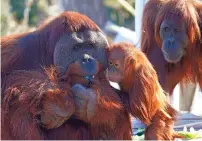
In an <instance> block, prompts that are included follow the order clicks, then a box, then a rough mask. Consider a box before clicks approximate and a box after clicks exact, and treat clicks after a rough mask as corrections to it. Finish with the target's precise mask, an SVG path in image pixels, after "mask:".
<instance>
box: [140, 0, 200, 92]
mask: <svg viewBox="0 0 202 141" xmlns="http://www.w3.org/2000/svg"><path fill="white" fill-rule="evenodd" d="M201 5H202V3H201V2H196V1H191V0H150V1H148V2H147V3H146V5H145V8H144V10H143V20H142V21H143V22H142V35H141V50H142V51H143V52H144V53H145V54H146V55H147V56H148V59H149V60H150V62H151V63H152V65H153V66H154V68H155V69H156V71H157V73H158V75H159V79H160V83H161V86H162V87H163V89H164V90H165V91H166V92H168V93H169V94H171V93H172V91H173V89H174V87H175V86H176V85H177V84H178V83H179V82H180V81H192V82H194V83H195V82H197V81H198V82H199V83H201V78H202V77H201V74H200V73H201V71H200V68H201V66H200V60H201V59H200V56H201V54H202V53H200V52H201V51H199V50H202V49H200V48H201V47H200V46H201V27H202V26H201V25H202V24H201V19H202V14H201V13H202V12H201V11H202V6H201ZM175 15H178V16H179V20H182V21H183V23H185V26H186V30H187V34H188V37H189V44H188V47H187V51H186V55H185V56H184V57H183V58H182V59H181V60H180V61H179V63H177V64H171V63H168V62H166V61H165V59H164V57H163V55H161V54H162V52H161V50H160V48H161V44H162V41H161V39H160V35H159V30H160V25H161V23H162V21H163V20H164V19H166V18H169V17H170V16H175ZM158 48H159V49H158ZM157 56H158V57H157ZM201 87H202V84H201Z"/></svg>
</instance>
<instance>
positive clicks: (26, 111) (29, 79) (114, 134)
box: [2, 68, 131, 140]
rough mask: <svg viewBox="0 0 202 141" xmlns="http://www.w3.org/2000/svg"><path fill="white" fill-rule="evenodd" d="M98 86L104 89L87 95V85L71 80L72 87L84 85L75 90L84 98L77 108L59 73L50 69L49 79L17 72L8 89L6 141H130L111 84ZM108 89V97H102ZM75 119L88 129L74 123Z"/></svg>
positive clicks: (9, 79) (127, 122) (128, 127)
mask: <svg viewBox="0 0 202 141" xmlns="http://www.w3.org/2000/svg"><path fill="white" fill-rule="evenodd" d="M73 79H74V80H73ZM96 80H97V81H98V80H100V81H99V83H100V84H93V86H92V87H91V88H92V89H91V88H88V89H86V88H85V87H83V85H81V83H82V82H81V81H83V82H85V80H81V79H79V77H71V78H70V77H68V80H67V81H68V82H70V81H71V82H72V83H74V82H76V83H80V84H76V85H74V86H73V92H75V94H76V95H74V96H76V97H79V98H81V100H80V101H79V102H78V100H79V98H78V100H76V101H77V102H76V103H74V100H75V99H74V100H73V95H72V92H71V87H70V84H72V83H70V84H69V83H67V82H64V81H63V82H61V81H59V78H58V75H57V72H56V70H55V69H54V68H51V69H47V71H46V74H45V73H43V72H38V71H23V70H18V71H13V72H12V73H11V74H10V75H8V76H7V77H6V81H5V82H4V84H3V90H4V91H3V93H4V94H5V96H4V98H3V101H2V139H127V140H128V139H131V125H130V118H129V115H128V113H127V112H126V111H125V110H124V107H123V106H121V104H120V103H121V101H120V100H119V97H118V95H116V94H114V92H113V91H112V89H110V85H108V83H107V82H106V79H104V78H102V79H99V78H96ZM79 81H80V82H79ZM83 84H84V83H83ZM107 85H108V86H107ZM103 89H104V91H105V93H102V92H100V91H101V90H103ZM81 90H82V91H81ZM106 91H107V92H106ZM83 94H85V95H83ZM88 95H90V96H91V97H93V98H91V99H89V98H88ZM98 96H99V99H98V100H97V101H98V103H97V101H96V99H95V98H98ZM105 97H106V98H107V99H106V98H105ZM82 99H88V100H89V102H88V103H84V100H82ZM78 104H80V105H78ZM82 104H83V105H82ZM81 105H82V106H83V107H85V106H87V108H86V109H82V108H80V107H81ZM75 106H76V109H75ZM94 108H95V109H96V108H98V109H97V110H95V109H94ZM95 111H96V112H98V113H94V112H95ZM73 114H74V115H75V116H76V118H77V119H80V120H83V121H85V122H86V123H84V122H83V123H82V122H81V121H80V120H76V119H71V117H70V116H72V115H73ZM95 114H96V115H95ZM100 114H105V119H106V120H105V119H99V117H100V116H101V115H100ZM107 116H109V117H107ZM108 118H110V119H112V120H108ZM113 120H116V121H113ZM120 121H121V122H120ZM76 122H78V123H76ZM87 123H88V124H89V125H87ZM123 123H124V124H123ZM25 131H26V132H25Z"/></svg>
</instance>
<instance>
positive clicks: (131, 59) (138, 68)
mask: <svg viewBox="0 0 202 141" xmlns="http://www.w3.org/2000/svg"><path fill="white" fill-rule="evenodd" d="M108 55H109V56H108V59H109V68H108V71H107V76H108V78H109V80H110V81H113V82H117V83H118V84H119V85H120V88H121V91H123V92H125V93H126V94H127V95H126V94H125V95H122V98H123V100H124V102H125V104H126V107H127V109H128V110H129V111H130V112H131V114H132V115H133V116H134V117H135V118H138V119H140V120H141V121H142V122H144V123H145V124H146V125H147V126H148V127H147V129H146V134H145V139H152V140H158V139H163V140H170V139H171V140H172V139H174V138H175V137H176V134H175V132H174V130H173V129H172V125H173V123H174V120H175V116H176V111H175V110H174V109H173V108H172V107H171V106H170V105H169V104H168V103H167V101H166V96H165V94H164V91H163V89H162V88H161V86H160V84H159V82H158V77H157V74H156V71H155V70H154V68H153V67H152V65H151V63H150V62H149V61H148V59H147V58H146V56H145V55H144V54H143V53H142V52H141V51H138V50H137V49H135V47H134V46H133V45H131V44H129V43H119V44H114V45H111V46H110V47H109V54H108ZM162 115H164V116H162ZM157 121H158V122H157ZM159 122H161V123H162V124H159ZM165 131H166V132H165ZM168 132H169V133H168ZM167 133H168V134H167Z"/></svg>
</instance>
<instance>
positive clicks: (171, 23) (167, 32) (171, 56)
mask: <svg viewBox="0 0 202 141" xmlns="http://www.w3.org/2000/svg"><path fill="white" fill-rule="evenodd" d="M160 37H161V40H162V48H161V50H162V52H163V55H164V58H165V59H166V60H167V61H168V62H170V63H177V62H179V61H180V60H181V59H182V57H183V56H184V55H185V54H186V48H187V46H188V41H189V39H188V35H187V33H186V28H185V25H184V23H183V22H179V21H175V20H172V19H166V20H163V22H162V23H161V27H160Z"/></svg>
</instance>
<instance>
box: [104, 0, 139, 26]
mask: <svg viewBox="0 0 202 141" xmlns="http://www.w3.org/2000/svg"><path fill="white" fill-rule="evenodd" d="M127 2H128V3H129V4H130V5H131V6H132V7H133V8H135V3H134V2H135V1H134V0H127ZM103 3H104V5H105V6H106V9H107V16H108V17H107V18H108V19H109V20H110V21H112V22H114V23H116V24H117V25H119V26H125V27H128V28H132V29H133V28H134V17H133V15H131V13H129V12H128V11H127V10H126V9H124V7H123V6H121V5H120V4H119V3H118V2H117V0H104V1H103Z"/></svg>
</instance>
